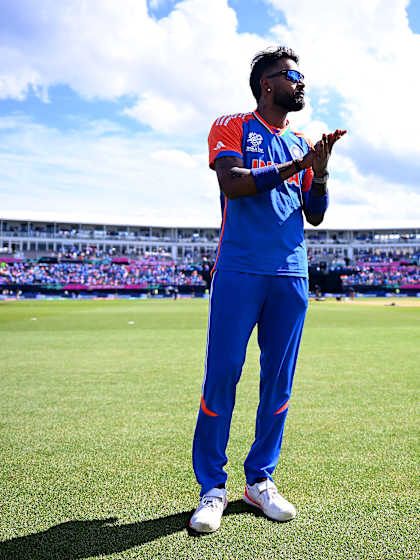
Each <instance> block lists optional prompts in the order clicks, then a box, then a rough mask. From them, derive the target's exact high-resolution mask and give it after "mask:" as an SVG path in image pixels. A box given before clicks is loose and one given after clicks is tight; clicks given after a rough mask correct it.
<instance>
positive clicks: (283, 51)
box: [249, 46, 299, 102]
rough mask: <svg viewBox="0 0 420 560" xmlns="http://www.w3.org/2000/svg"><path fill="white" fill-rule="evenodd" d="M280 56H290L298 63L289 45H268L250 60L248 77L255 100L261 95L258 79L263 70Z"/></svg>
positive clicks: (297, 58)
mask: <svg viewBox="0 0 420 560" xmlns="http://www.w3.org/2000/svg"><path fill="white" fill-rule="evenodd" d="M282 58H290V59H291V60H293V61H294V62H296V64H299V57H298V55H297V54H296V53H295V51H294V50H292V49H289V47H282V46H280V47H269V48H268V49H265V50H264V51H261V52H259V53H257V54H256V55H255V56H254V58H253V59H252V62H251V75H250V77H249V85H250V86H251V90H252V93H253V95H254V97H255V99H256V100H257V102H258V101H259V100H260V97H261V84H260V80H261V77H262V75H263V74H264V72H265V71H266V70H267V68H270V66H273V65H274V64H275V63H276V62H278V61H279V60H281V59H282Z"/></svg>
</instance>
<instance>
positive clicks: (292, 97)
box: [274, 91, 305, 112]
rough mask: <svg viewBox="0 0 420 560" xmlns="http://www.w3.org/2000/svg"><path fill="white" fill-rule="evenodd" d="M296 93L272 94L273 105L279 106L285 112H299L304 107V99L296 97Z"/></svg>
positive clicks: (299, 96)
mask: <svg viewBox="0 0 420 560" xmlns="http://www.w3.org/2000/svg"><path fill="white" fill-rule="evenodd" d="M298 93H300V92H298V91H295V93H294V94H285V93H277V92H275V94H274V104H275V105H279V106H280V107H282V108H283V109H286V111H288V112H289V111H300V110H301V109H303V108H304V107H305V98H304V97H303V95H298Z"/></svg>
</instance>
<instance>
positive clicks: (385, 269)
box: [0, 219, 420, 295]
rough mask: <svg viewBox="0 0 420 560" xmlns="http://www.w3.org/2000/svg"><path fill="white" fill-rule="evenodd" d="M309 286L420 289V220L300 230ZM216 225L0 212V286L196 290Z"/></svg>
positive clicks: (205, 273)
mask: <svg viewBox="0 0 420 560" xmlns="http://www.w3.org/2000/svg"><path fill="white" fill-rule="evenodd" d="M305 238H306V244H307V247H308V258H309V267H310V287H311V289H314V287H315V286H316V289H317V290H320V291H321V292H330V293H343V292H344V293H345V292H348V291H349V290H352V291H356V292H367V293H373V292H377V293H378V294H380V293H383V292H384V291H389V290H394V291H395V290H398V291H401V292H407V293H413V294H416V293H417V292H420V267H419V257H420V228H401V229H371V230H344V229H339V230H326V229H324V230H323V229H316V230H314V229H309V230H306V231H305ZM218 241H219V230H218V229H217V228H199V227H197V228H177V227H156V226H136V225H115V224H85V223H79V224H75V223H63V222H49V221H44V222H33V221H28V220H10V219H8V220H5V219H0V290H3V291H4V290H6V291H15V292H18V291H19V292H22V293H24V294H26V293H29V294H33V293H38V292H40V293H49V292H48V290H55V292H57V293H58V292H59V293H75V292H78V293H80V292H84V291H89V292H93V293H95V294H104V293H106V292H109V291H112V292H115V291H117V292H118V293H132V294H136V293H144V292H150V290H151V289H153V290H158V292H159V293H166V294H167V293H172V292H171V290H172V289H173V288H174V287H176V288H177V290H178V289H179V292H180V293H189V294H197V295H202V294H203V293H204V291H205V290H206V289H208V287H209V283H210V271H211V267H212V260H213V257H214V255H215V253H216V250H217V246H218Z"/></svg>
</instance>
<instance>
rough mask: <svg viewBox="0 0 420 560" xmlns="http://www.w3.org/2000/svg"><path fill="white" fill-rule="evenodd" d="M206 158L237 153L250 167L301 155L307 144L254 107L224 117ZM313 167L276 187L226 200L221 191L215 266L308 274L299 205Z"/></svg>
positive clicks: (215, 126)
mask: <svg viewBox="0 0 420 560" xmlns="http://www.w3.org/2000/svg"><path fill="white" fill-rule="evenodd" d="M208 142H209V163H210V167H211V168H212V169H214V162H215V161H216V159H218V158H220V157H226V156H235V157H238V158H240V159H241V160H242V161H243V166H244V167H245V168H248V169H252V168H258V167H263V166H266V165H272V164H273V163H285V162H287V161H291V160H293V159H296V158H300V157H302V156H303V155H304V154H305V153H307V152H308V150H309V147H310V146H311V143H310V141H309V140H308V139H306V138H305V137H304V136H303V134H300V133H297V132H292V131H291V130H290V126H289V124H287V126H286V127H285V128H284V129H278V128H274V127H272V126H271V125H269V124H268V123H267V122H266V121H265V120H264V119H263V118H262V117H261V115H259V114H258V113H257V112H256V111H254V112H252V113H237V114H235V115H225V116H222V117H220V118H218V119H216V121H215V122H214V123H213V126H212V128H211V131H210V134H209V139H208ZM312 177H313V172H312V169H307V170H306V171H301V172H299V173H296V174H295V175H293V176H292V177H290V178H289V179H288V180H287V181H284V182H282V183H281V184H280V185H278V186H277V187H276V188H275V189H272V190H271V191H267V192H264V193H259V194H256V195H254V196H248V197H243V198H237V199H234V200H228V199H227V197H226V196H225V195H224V194H223V193H221V206H222V226H221V230H220V241H219V247H218V251H217V256H216V264H215V269H216V270H217V269H219V270H237V271H241V272H249V273H255V274H268V275H276V276H277V275H286V276H304V277H306V276H307V275H308V264H307V256H306V247H305V241H304V233H303V215H302V209H303V205H304V198H305V195H306V193H308V191H309V190H310V188H311V184H312Z"/></svg>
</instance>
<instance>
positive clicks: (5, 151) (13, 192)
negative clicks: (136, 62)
mask: <svg viewBox="0 0 420 560" xmlns="http://www.w3.org/2000/svg"><path fill="white" fill-rule="evenodd" d="M13 124H14V126H13ZM0 129H1V130H2V131H3V134H2V136H1V137H0V167H1V169H2V170H3V171H2V173H1V174H0V207H1V208H2V216H3V217H5V216H7V215H8V216H15V217H22V216H23V217H31V216H41V215H42V216H45V215H49V216H55V219H77V220H80V221H96V220H100V221H105V222H110V221H115V222H123V223H139V224H144V225H150V224H155V225H165V224H166V225H167V224H175V225H185V226H187V225H191V226H192V225H194V226H197V225H203V226H213V227H214V226H216V227H217V226H218V224H219V223H220V205H219V200H218V185H217V181H216V177H215V174H214V173H212V172H210V171H209V170H208V165H207V155H206V154H205V153H202V154H198V155H190V154H188V153H187V152H184V151H182V150H171V149H167V150H162V149H161V142H160V141H157V140H156V138H155V137H153V136H151V135H148V134H144V133H143V134H131V135H130V134H128V133H127V131H121V132H120V133H114V134H113V135H111V136H109V135H108V134H107V131H108V129H107V127H106V126H104V123H103V122H101V123H100V124H99V125H98V126H97V127H95V126H91V125H89V126H88V127H87V128H86V129H84V130H78V131H67V132H60V131H58V130H54V129H49V128H47V127H44V126H40V125H37V124H35V123H33V122H31V121H29V120H27V119H23V118H18V119H16V120H15V122H14V123H13V119H12V118H7V119H5V120H3V119H1V118H0Z"/></svg>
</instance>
